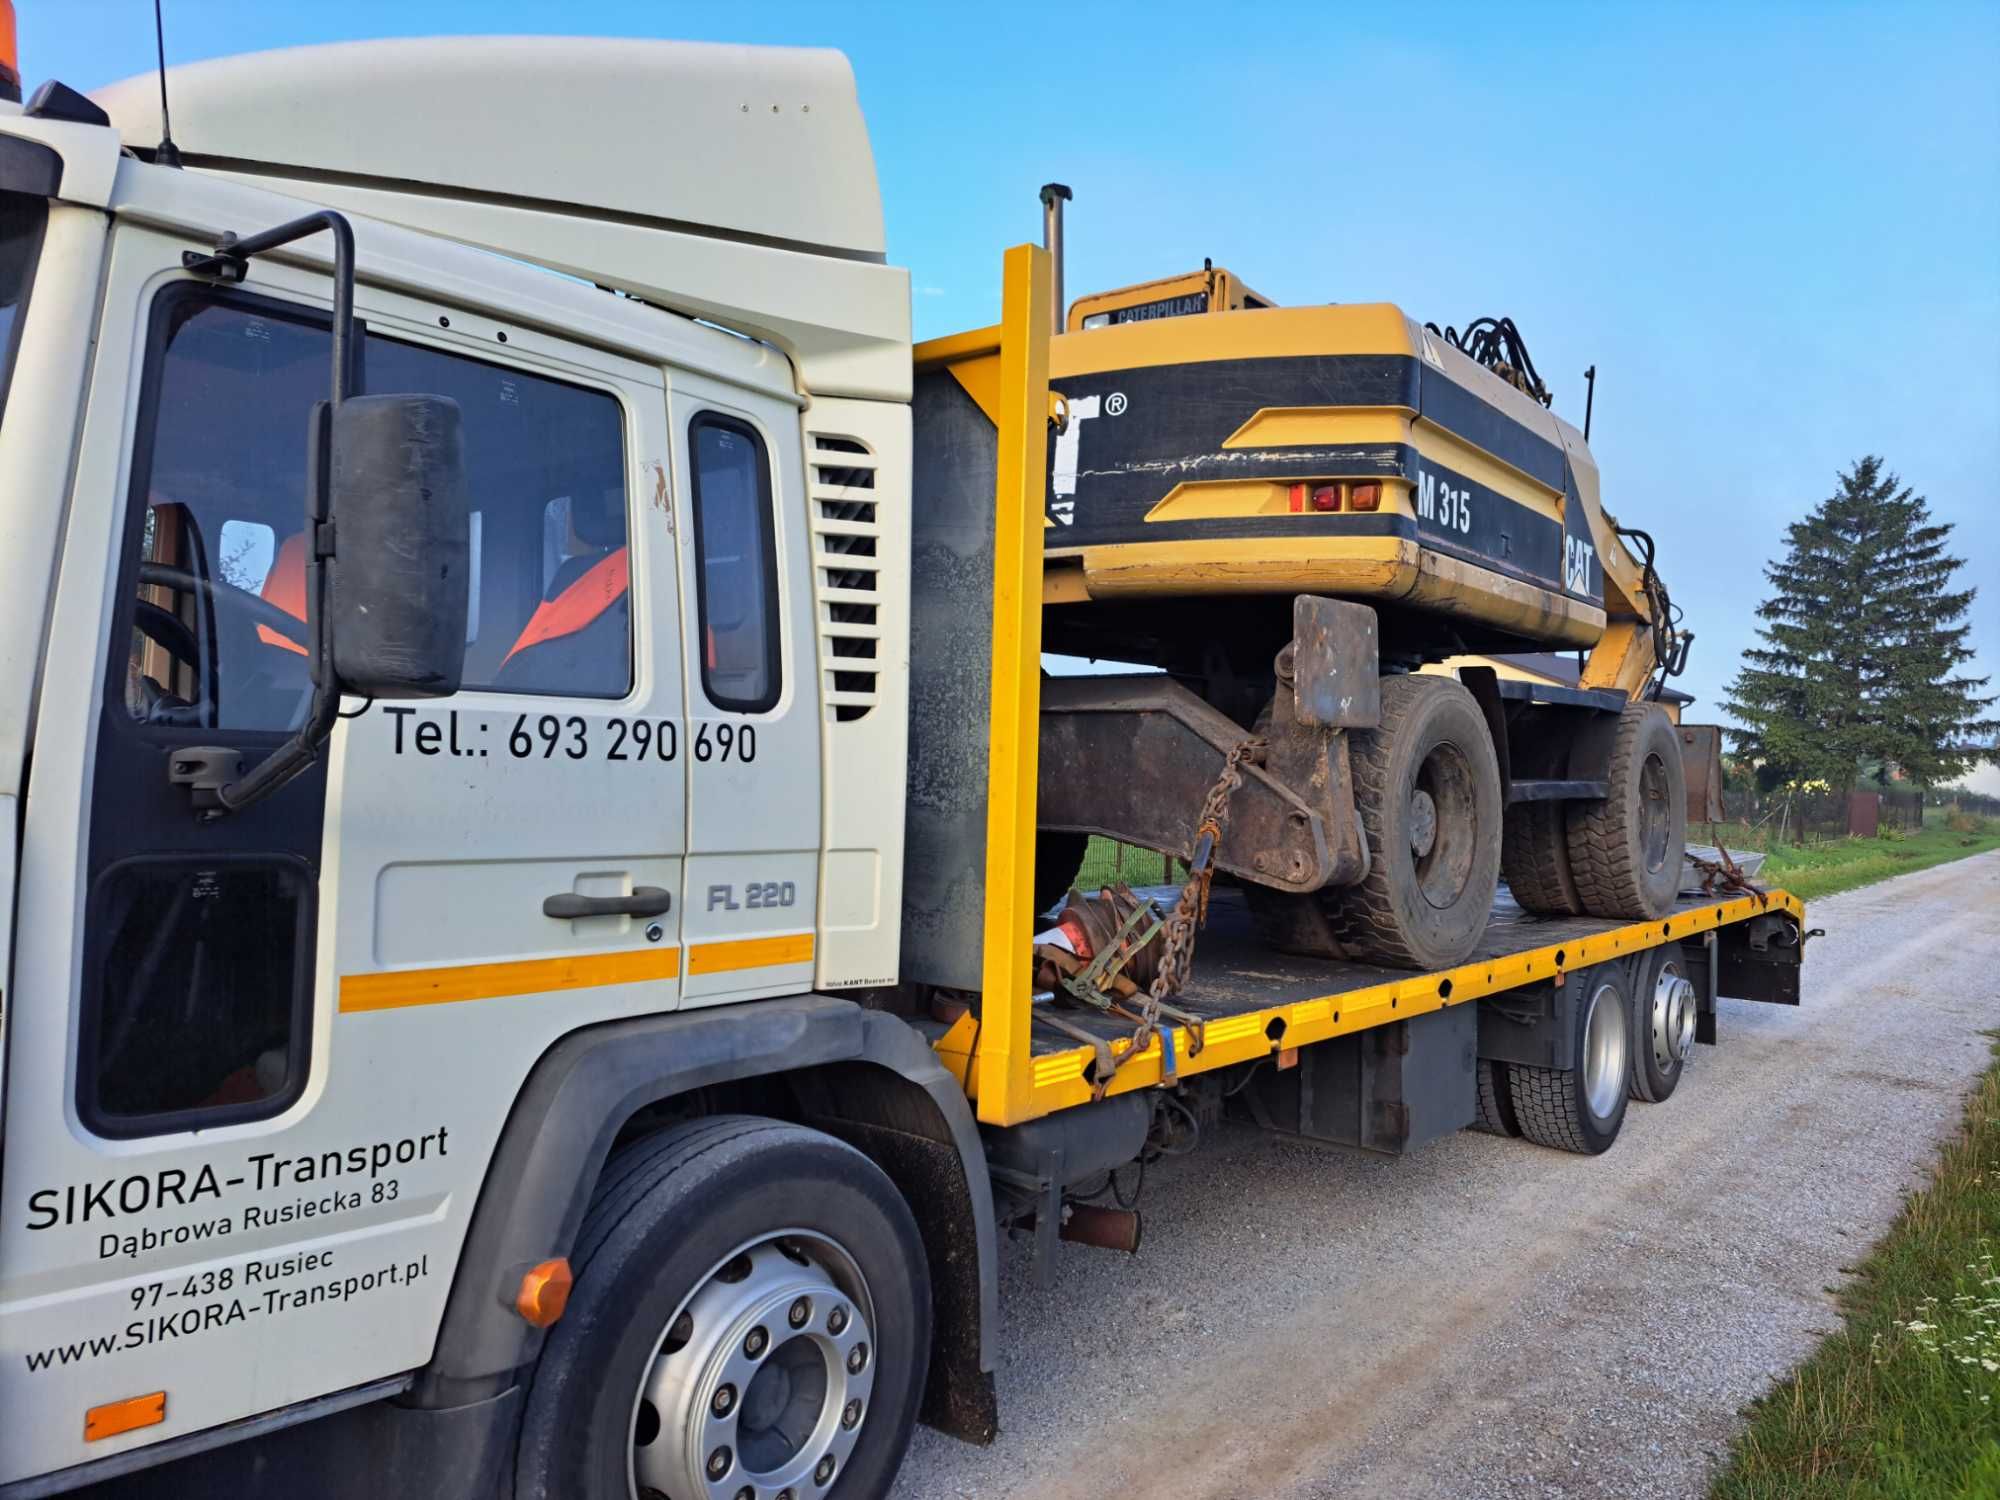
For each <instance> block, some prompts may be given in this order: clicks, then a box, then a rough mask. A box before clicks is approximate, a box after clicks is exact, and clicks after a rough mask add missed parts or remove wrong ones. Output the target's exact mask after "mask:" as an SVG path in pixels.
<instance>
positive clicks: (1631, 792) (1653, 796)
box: [1569, 703, 1687, 918]
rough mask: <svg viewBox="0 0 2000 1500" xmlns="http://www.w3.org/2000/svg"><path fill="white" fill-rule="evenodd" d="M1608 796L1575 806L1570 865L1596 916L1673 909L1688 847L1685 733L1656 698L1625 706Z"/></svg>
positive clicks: (1651, 915)
mask: <svg viewBox="0 0 2000 1500" xmlns="http://www.w3.org/2000/svg"><path fill="white" fill-rule="evenodd" d="M1605 780H1606V782H1607V785H1608V790H1609V795H1607V796H1606V797H1605V798H1604V799H1603V800H1602V801H1596V800H1593V801H1588V802H1573V803H1571V804H1570V805H1569V862H1570V870H1571V871H1572V873H1573V874H1574V875H1575V877H1576V889H1577V894H1578V895H1579V896H1581V897H1582V899H1583V908H1584V910H1585V911H1587V912H1589V913H1590V914H1591V915H1592V916H1593V917H1626V918H1658V917H1664V916H1665V915H1666V914H1667V913H1668V912H1670V911H1672V910H1673V906H1674V900H1675V898H1676V897H1677V896H1678V895H1679V894H1680V888H1681V854H1682V851H1683V850H1684V849H1685V848H1686V847H1687V781H1686V773H1685V772H1684V771H1683V770H1682V768H1681V742H1680V736H1679V735H1678V734H1677V733H1676V732H1675V730H1674V725H1673V721H1672V720H1671V719H1669V718H1668V717H1667V713H1666V710H1665V709H1663V708H1661V707H1660V706H1659V705H1658V704H1657V703H1631V704H1627V705H1626V707H1625V711H1624V713H1623V714H1622V715H1620V717H1619V720H1618V727H1617V730H1616V732H1615V733H1614V735H1613V738H1612V742H1611V764H1610V766H1609V768H1608V770H1607V774H1606V777H1605Z"/></svg>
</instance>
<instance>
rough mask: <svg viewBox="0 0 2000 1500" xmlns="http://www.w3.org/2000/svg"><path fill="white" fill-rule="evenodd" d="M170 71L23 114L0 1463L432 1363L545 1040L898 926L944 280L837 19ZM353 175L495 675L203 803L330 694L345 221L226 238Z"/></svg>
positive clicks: (13, 298) (818, 972) (774, 974)
mask: <svg viewBox="0 0 2000 1500" xmlns="http://www.w3.org/2000/svg"><path fill="white" fill-rule="evenodd" d="M168 86H169V88H170V91H171V98H172V111H173V114H172V118H173V124H174V127H175V130H176V133H177V137H178V139H177V144H178V146H179V151H180V159H181V163H182V165H181V166H180V167H178V168H176V167H172V166H168V165H165V164H163V163H162V161H161V160H160V159H159V157H158V156H156V154H155V152H154V149H153V148H154V147H155V146H156V145H157V144H158V142H159V141H160V138H161V129H160V118H159V103H158V101H159V94H158V86H157V81H156V80H154V79H152V78H147V79H143V80H135V81H134V82H132V83H130V84H125V85H119V86H116V87H113V88H111V89H108V90H106V91H104V92H103V94H101V95H100V96H99V97H98V98H97V99H96V100H95V101H94V102H93V101H87V100H82V99H80V98H77V97H76V96H73V95H64V94H53V95H46V96H43V97H42V98H41V100H40V101H39V104H35V103H31V105H30V107H29V108H28V109H27V110H26V111H25V112H23V111H22V110H21V109H20V108H18V107H6V108H5V111H4V113H0V192H4V195H5V196H4V200H0V201H4V205H5V208H4V212H5V219H4V240H3V241H0V243H3V244H4V252H5V253H4V257H0V308H3V309H4V314H3V316H4V321H0V348H4V352H5V360H6V363H5V365H4V366H0V369H3V370H4V371H5V372H6V373H5V375H4V377H0V378H4V380H5V384H4V385H0V390H4V393H5V407H4V416H0V474H4V476H5V482H4V485H0V494H4V499H0V545H4V547H5V550H6V553H7V555H8V557H9V558H10V559H11V563H12V567H11V570H10V571H11V575H12V580H13V581H12V584H11V586H10V587H9V588H8V589H7V590H6V591H5V592H4V594H0V814H4V816H0V824H4V826H5V827H7V828H8V830H9V832H10V836H9V837H8V838H6V839H3V840H0V907H5V908H8V909H17V910H18V921H17V922H15V923H13V924H0V971H7V970H10V975H11V977H10V981H9V983H8V985H7V989H6V993H5V997H4V998H5V1008H4V1019H3V1022H0V1023H3V1024H4V1027H5V1031H4V1046H5V1050H6V1059H7V1069H6V1078H5V1092H4V1095H0V1107H4V1110H5V1173H4V1184H0V1193H4V1197H0V1493H8V1494H11V1493H13V1490H12V1489H11V1488H10V1486H11V1485H12V1484H14V1483H17V1482H21V1481H24V1480H27V1479H29V1478H31V1477H33V1476H48V1475H51V1474H59V1473H62V1472H64V1471H68V1470H71V1469H75V1468H77V1466H84V1467H83V1468H81V1469H78V1470H77V1472H78V1474H79V1475H82V1474H85V1473H90V1472H99V1471H100V1469H101V1466H102V1465H103V1463H104V1461H105V1460H106V1459H107V1458H113V1457H115V1456H116V1455H120V1454H130V1453H133V1452H135V1451H137V1450H139V1449H140V1448H142V1447H145V1446H150V1445H155V1444H158V1443H161V1442H163V1441H167V1440H171V1439H174V1438H176V1437H180V1436H183V1435H186V1434H197V1433H203V1432H212V1431H214V1430H215V1429H218V1428H221V1427H223V1426H225V1424H231V1423H239V1422H243V1421H245V1420H246V1419H251V1418H255V1417H257V1416H258V1415H259V1414H261V1413H269V1412H272V1411H274V1410H279V1409H284V1408H291V1407H295V1406H296V1404H298V1403H302V1402H312V1401H315V1400H320V1399H323V1398H326V1397H327V1396H328V1395H329V1393H336V1392H348V1393H356V1392H364V1393H373V1394H379V1393H380V1392H381V1390H382V1383H383V1382H389V1383H390V1384H391V1386H394V1387H400V1386H406V1385H407V1384H408V1383H409V1373H408V1372H411V1371H413V1370H417V1369H419V1368H421V1367H423V1366H425V1365H426V1363H427V1362H428V1361H430V1359H431V1357H432V1354H433V1351H434V1350H435V1348H436V1347H437V1344H438V1339H439V1330H440V1325H441V1322H442V1320H443V1318H444V1314H445V1308H446V1304H447V1299H448V1298H449V1297H450V1295H451V1292H452V1287H453V1282H454V1270H455V1268H456V1266H457V1265H458V1262H459V1257H460V1254H461V1250H462V1248H463V1247H464V1245H465V1241H466V1236H467V1231H468V1226H469V1224H470V1222H471V1220H472V1218H473V1216H474V1212H475V1209H476V1208H477V1206H478V1204H479V1201H480V1190H481V1185H482V1183H483V1182H484V1181H485V1179H486V1176H487V1171H488V1168H489V1165H490V1164H491V1162H492V1160H493V1158H494V1153H495V1151H496V1147H497V1145H498V1143H499V1140H500V1136H501V1133H502V1130H503V1127H504V1126H505V1125H506V1122H507V1119H508V1116H509V1114H510V1111H512V1110H513V1108H514V1105H515V1099H516V1094H517V1092H518V1088H519V1084H520V1081H521V1080H522V1079H525V1078H526V1077H527V1076H528V1075H529V1073H530V1072H531V1070H532V1069H533V1068H534V1066H535V1064H536V1063H537V1061H538V1060H539V1059H540V1058H541V1057H542V1056H543V1054H544V1053H546V1052H547V1051H548V1050H549V1048H550V1047H551V1046H552V1045H553V1044H554V1043H555V1042H556V1041H557V1040H558V1039H559V1038H560V1037H562V1036H564V1035H565V1034H568V1033H572V1032H575V1031H576V1030H578V1029H579V1028H584V1027H588V1026H589V1025H591V1024H592V1023H594V1022H601V1021H612V1020H619V1019H630V1018H633V1017H639V1016H647V1015H656V1014H665V1013H671V1012H676V1011H687V1010H692V1009H694V1008H697V1007H708V1006H717V1005H722V1004H726V1003H729V1002H736V1001H742V1000H747V999H756V998H762V997H771V996H782V995H787V994H796V993H803V992H806V991H809V990H817V991H820V992H834V993H837V992H839V991H841V990H843V989H852V988H856V987H861V986H868V985H878V984H882V983H885V982H892V981H893V980H894V978H895V975H896V970H897V944H898V931H897V927H898V918H899V906H898V902H897V900H896V895H895V880H896V878H897V876H898V875H899V873H900V868H901V859H902V842H901V841H902V817H901V792H902V784H903V778H904V767H903V753H904V735H903V730H902V723H903V718H904V705H903V701H902V697H901V694H902V691H903V682H904V673H903V671H902V670H901V668H902V664H903V662H904V661H905V659H906V657H907V650H908V625H907V600H906V597H905V596H904V595H903V593H902V592H901V591H900V590H899V589H896V588H884V587H883V579H884V577H885V576H887V577H889V578H895V577H897V576H898V573H897V570H898V568H899V566H900V567H906V566H907V562H906V559H907V547H908V518H907V494H908V477H907V476H908V465H909V446H910V418H909V408H908V405H907V402H908V399H909V387H910V380H911V374H910V353H909V299H908V282H907V276H906V274H905V273H904V272H903V271H901V270H897V269H894V268H892V267H890V266H888V265H886V264H885V263H884V261H883V241H882V218H881V207H880V203H879V199H878V195H877V190H876V184H875V176H874V170H873V164H872V159H871V156H870V152H869V146H868V140H867V136H866V133H865V131H864V128H863V125H862V122H861V117H860V113H859V109H858V106H857V103H856V99H855V93H854V85H853V79H852V76H851V74H850V72H849V69H848V67H847V64H846V62H845V60H844V59H843V58H841V57H840V56H839V55H837V54H834V53H829V52H806V51H798V52H791V51H775V50H770V49H758V50H752V49H747V48H733V47H706V46H694V45H681V44H670V43H650V42H597V41H552V40H515V39H491V40H473V41H450V42H414V43H394V44H365V45H355V46H340V47H326V48H314V49H307V50H302V51H298V52H288V53H275V54H269V55H265V56H254V57H243V58H232V59H228V60H226V61H222V62H216V63H207V64H200V65H196V66H193V67H189V68H183V69H176V70H175V71H174V72H172V73H171V74H170V75H169V79H168ZM324 210H333V211H335V212H337V213H338V214H339V215H341V216H342V217H343V219H344V222H345V223H346V224H347V225H349V226H351V232H352V246H353V266H352V269H351V273H350V274H351V276H352V289H351V295H352V316H353V331H352V345H353V347H352V348H351V350H350V352H349V358H350V359H351V364H352V380H353V391H354V393H355V394H356V395H357V396H365V395H368V394H371V393H377V392H426V393H436V394H438V395H441V396H444V397H448V398H449V400H450V401H451V402H454V403H456V406H457V409H458V411H459V413H460V414H461V416H462V425H463V432H462V440H463V454H464V481H465V485H466V490H467V505H468V509H469V547H468V549H467V555H466V567H467V568H468V569H469V577H468V578H467V579H466V580H465V583H466V586H467V606H466V614H465V624H464V643H463V646H464V656H463V670H462V677H461V680H460V683H459V691H458V692H457V693H456V695H455V696H452V697H450V698H449V699H448V700H443V701H439V702H428V701H425V700H423V699H410V700H407V701H387V700H384V701H374V702H371V701H370V700H369V699H368V698H366V697H363V696H359V695H348V696H346V697H345V698H344V699H343V701H342V704H341V708H340V718H339V720H338V722H337V724H336V725H335V726H334V727H333V729H332V731H331V733H330V734H329V735H328V736H327V737H326V739H325V741H324V744H323V746H322V747H319V749H318V752H317V753H316V754H314V755H313V756H312V757H310V760H309V764H307V765H306V766H305V768H304V769H303V770H302V771H300V773H299V774H297V775H296V776H295V777H294V778H293V779H291V780H289V781H288V782H286V783H285V784H284V785H282V786H281V787H279V788H278V789H276V790H275V791H273V792H271V793H270V794H269V795H268V796H266V797H264V798H263V799H262V800H260V801H257V802H255V803H254V804H253V805H249V806H245V807H242V808H240V809H237V810H233V811H226V812H225V813H224V814H223V815H219V816H218V815H215V814H214V811H213V809H212V808H211V809H209V810H208V811H207V812H204V809H203V807H202V805H201V801H202V793H201V791H200V790H198V789H196V788H193V787H191V786H190V785H188V784H186V783H185V781H184V780H182V781H177V780H176V775H175V772H176V768H177V767H182V766H184V765H186V764H188V763H190V762H191V760H192V759H193V757H192V756H191V752H195V751H213V750H224V751H227V752H229V753H230V754H231V755H232V756H234V757H236V758H238V759H239V760H241V761H243V762H247V763H248V764H250V765H253V766H254V765H255V764H256V763H257V762H258V761H259V760H261V759H263V758H265V757H267V756H268V755H270V753H271V752H272V751H273V750H274V749H275V748H277V747H279V746H280V745H282V744H284V743H285V742H286V740H287V739H288V737H290V736H291V735H293V733H294V732H295V731H297V730H298V729H299V727H300V726H301V724H302V723H304V721H305V720H306V718H307V716H308V713H309V711H310V709H311V705H312V703H313V700H314V683H313V680H312V679H313V674H314V670H315V661H316V659H315V656H314V654H313V650H312V645H313V643H312V641H311V640H310V638H309V636H308V633H307V620H306V617H307V614H308V611H307V608H306V599H307V590H308V575H309V572H310V570H311V568H312V565H313V561H314V558H313V552H314V540H315V537H314V529H313V526H312V523H311V518H310V514H309V507H310V505H311V498H312V497H311V491H312V488H313V481H312V479H311V478H310V476H309V473H308V456H309V448H310V445H309V442H308V429H309V421H310V419H311V418H312V416H313V412H314V409H315V406H316V404H318V403H323V402H325V401H326V400H327V399H328V396H329V358H330V348H331V342H332V340H333V339H334V337H335V332H336V330H335V324H334V317H335V305H336V302H337V300H338V299H339V297H340V294H341V288H340V287H339V286H338V285H337V280H338V278H337V269H339V268H337V267H336V265H335V261H334V255H335V237H334V236H333V235H332V234H331V233H325V232H317V231H315V232H311V233H308V234H305V235H303V236H302V237H299V238H296V239H292V240H291V241H289V242H288V243H285V244H283V245H282V246H281V247H277V248H274V249H272V250H271V251H269V252H268V253H262V254H257V255H255V256H253V257H249V258H247V259H241V260H237V261H235V262H233V263H231V262H228V261H224V262H222V263H221V265H220V267H219V272H218V269H210V270H209V271H208V272H206V273H203V272H202V271H201V270H199V269H197V270H190V268H189V262H190V261H191V260H199V258H200V257H204V256H209V255H211V254H212V253H213V252H215V251H216V250H217V248H218V246H225V245H226V243H227V242H228V241H229V239H230V237H234V238H235V240H237V241H239V242H241V241H244V240H247V239H248V238H249V237H251V236H252V235H255V234H257V233H259V232H261V231H266V230H270V229H272V228H273V227H274V226H278V225H282V224H285V223H287V222H288V221H293V220H297V219H299V218H300V217H301V216H303V215H307V214H311V213H314V212H317V211H324ZM322 550H324V549H323V547H322ZM230 769H234V768H233V767H231V768H230ZM211 800H212V799H211ZM16 828H18V829H19V831H20V838H19V842H18V845H17V844H16V842H15V840H14V839H13V837H12V836H11V834H12V831H13V830H14V829H16ZM10 935H11V936H12V937H13V939H14V949H13V951H12V953H11V954H9V953H8V952H7V950H6V944H7V942H8V939H9V936H10ZM340 1399H343V1400H349V1399H352V1397H351V1396H349V1397H342V1398H340Z"/></svg>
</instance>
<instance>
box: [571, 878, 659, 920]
mask: <svg viewBox="0 0 2000 1500" xmlns="http://www.w3.org/2000/svg"><path fill="white" fill-rule="evenodd" d="M673 909H674V898H673V896H672V895H671V894H669V893H668V892H667V891H666V890H665V889H663V888H662V887H660V886H657V885H639V886H634V887H633V888H632V894H631V895H629V896H579V895H577V894H576V892H574V891H558V892H557V893H556V894H555V895H553V896H547V897H544V898H543V900H542V915H543V916H545V917H554V918H556V919H557V920H559V921H569V920H571V919H572V918H575V917H663V916H665V915H666V914H667V913H668V912H670V911H672V910H673Z"/></svg>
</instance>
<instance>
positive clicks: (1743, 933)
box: [1715, 912, 1805, 1005]
mask: <svg viewBox="0 0 2000 1500" xmlns="http://www.w3.org/2000/svg"><path fill="white" fill-rule="evenodd" d="M1715 938H1716V945H1715V954H1716V961H1715V991H1716V993H1717V994H1719V995H1726V996H1728V997H1729V998H1730V999H1732V1000H1761V1001H1765V1002H1767V1003H1768V1004H1771V1005H1797V1004H1798V1003H1799V968H1800V965H1801V964H1802V962H1803V961H1804V959H1805V938H1804V935H1803V934H1802V933H1801V932H1800V930H1799V924H1798V922H1797V920H1796V919H1795V918H1793V917H1791V916H1789V915H1787V914H1785V913H1782V912H1766V913H1765V914H1764V915H1762V916H1759V917H1752V918H1751V919H1750V920H1749V921H1747V922H1737V923H1734V924H1732V925H1730V926H1728V927H1724V928H1721V929H1719V930H1718V931H1717V932H1716V934H1715Z"/></svg>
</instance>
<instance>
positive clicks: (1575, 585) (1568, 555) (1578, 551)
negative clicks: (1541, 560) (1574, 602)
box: [1563, 536, 1597, 594]
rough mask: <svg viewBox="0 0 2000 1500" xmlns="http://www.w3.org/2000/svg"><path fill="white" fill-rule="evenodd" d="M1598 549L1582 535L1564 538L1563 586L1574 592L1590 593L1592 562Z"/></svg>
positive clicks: (1591, 590)
mask: <svg viewBox="0 0 2000 1500" xmlns="http://www.w3.org/2000/svg"><path fill="white" fill-rule="evenodd" d="M1596 556H1597V549H1596V548H1595V547H1593V546H1591V544H1590V543H1589V542H1586V541H1585V540H1584V539H1583V538H1582V537H1580V536H1566V537H1564V538H1563V587H1564V588H1566V589H1568V590H1569V591H1570V592H1571V593H1572V594H1590V593H1593V592H1594V590H1593V589H1592V588H1591V586H1590V564H1591V562H1592V560H1593V559H1595V558H1596Z"/></svg>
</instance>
